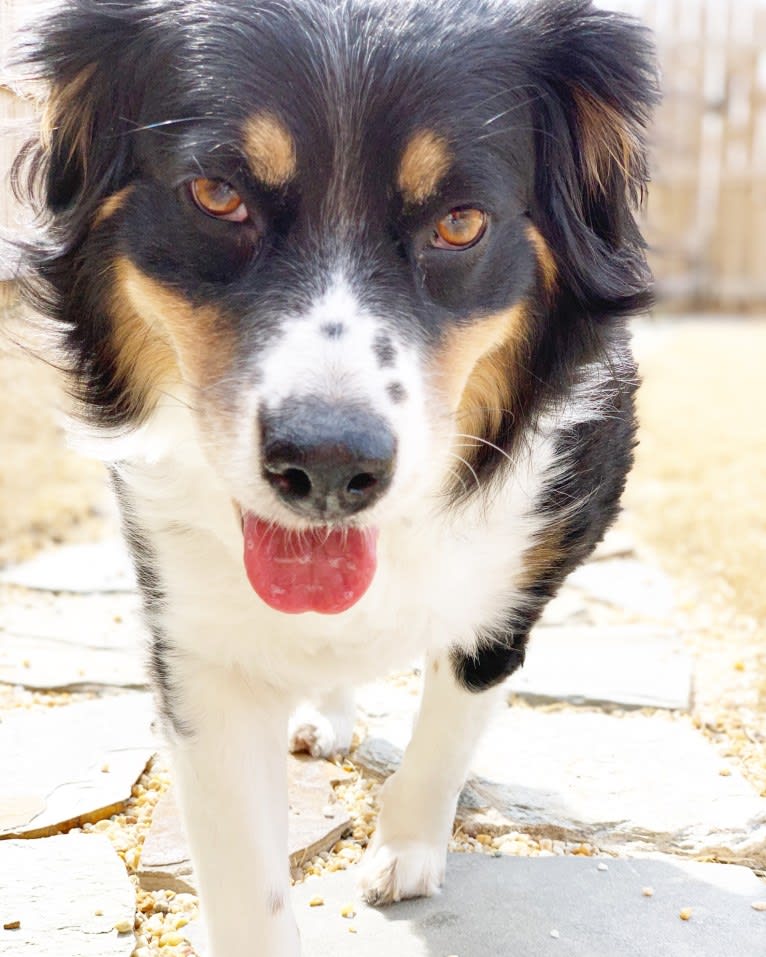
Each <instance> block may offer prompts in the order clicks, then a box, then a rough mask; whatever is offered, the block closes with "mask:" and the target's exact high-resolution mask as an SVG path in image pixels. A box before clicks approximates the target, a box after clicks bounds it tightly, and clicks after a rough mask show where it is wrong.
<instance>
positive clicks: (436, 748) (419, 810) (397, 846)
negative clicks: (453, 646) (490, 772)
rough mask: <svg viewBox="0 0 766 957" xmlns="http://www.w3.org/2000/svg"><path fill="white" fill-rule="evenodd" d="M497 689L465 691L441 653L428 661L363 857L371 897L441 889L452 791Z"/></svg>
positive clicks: (379, 900)
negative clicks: (410, 727)
mask: <svg viewBox="0 0 766 957" xmlns="http://www.w3.org/2000/svg"><path fill="white" fill-rule="evenodd" d="M500 695H502V690H501V689H498V688H495V689H492V690H489V691H484V692H482V693H481V694H475V693H472V692H470V691H467V690H466V689H465V688H464V687H462V686H461V685H460V683H459V682H458V681H457V679H456V677H455V672H454V669H453V666H452V662H451V661H450V660H449V658H447V657H439V658H434V659H432V660H431V661H430V662H429V663H428V666H427V669H426V676H425V684H424V688H423V700H422V702H421V705H420V712H419V714H418V719H417V721H416V723H415V729H414V731H413V735H412V740H411V741H410V743H409V746H408V747H407V750H406V752H405V754H404V758H403V759H402V764H401V767H400V768H399V770H398V771H396V772H395V773H394V774H393V775H392V776H391V777H390V778H389V779H388V781H386V783H385V784H384V786H383V788H382V791H381V811H380V816H379V818H378V823H377V827H376V829H375V834H374V835H373V838H372V841H371V842H370V845H369V847H368V848H367V851H366V853H365V857H364V860H363V861H362V877H361V881H360V883H361V890H362V893H363V894H364V897H365V898H366V900H367V901H368V902H369V903H371V904H388V903H390V902H392V901H398V900H402V899H404V898H407V897H428V896H430V895H432V894H434V893H436V891H437V890H438V889H439V887H440V885H441V884H442V882H443V880H444V869H445V864H446V859H447V844H448V842H449V839H450V836H451V834H452V825H453V822H454V818H455V809H456V806H457V800H458V796H459V794H460V791H461V789H462V787H463V784H464V782H465V779H466V775H467V773H468V769H469V767H470V762H471V758H472V756H473V753H474V750H475V748H476V744H477V742H478V740H479V738H480V736H481V733H482V731H483V730H484V728H485V727H486V724H487V722H488V720H489V718H490V716H491V714H492V711H493V710H494V708H495V707H496V706H497V703H498V697H499V696H500Z"/></svg>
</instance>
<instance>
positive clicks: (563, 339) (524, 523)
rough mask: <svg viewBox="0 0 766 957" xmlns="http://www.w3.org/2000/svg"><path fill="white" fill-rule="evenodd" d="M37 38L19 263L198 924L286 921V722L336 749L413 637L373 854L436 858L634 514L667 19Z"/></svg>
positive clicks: (559, 15)
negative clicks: (123, 547)
mask: <svg viewBox="0 0 766 957" xmlns="http://www.w3.org/2000/svg"><path fill="white" fill-rule="evenodd" d="M25 57H26V62H27V64H28V65H29V67H30V72H31V73H32V74H33V75H34V76H36V77H37V78H41V79H44V80H46V81H47V82H48V83H49V85H50V99H49V104H48V108H47V112H46V114H45V117H44V122H43V129H42V133H41V136H40V139H39V141H38V142H36V143H34V144H31V145H30V147H28V148H27V150H26V151H25V152H24V153H23V154H22V156H21V157H20V159H19V161H18V163H17V168H16V177H17V186H18V188H19V189H20V190H21V191H22V192H25V193H30V192H31V194H32V196H33V197H34V198H35V200H36V201H37V203H38V206H39V209H40V211H41V213H42V222H41V227H40V234H39V236H38V238H37V240H36V241H35V243H34V245H31V246H30V247H29V248H28V249H27V253H28V271H29V275H30V277H31V278H30V282H29V288H28V290H27V291H28V295H29V297H30V298H31V299H32V300H33V301H34V302H35V303H36V304H37V306H38V308H40V309H42V311H43V312H44V313H45V314H47V316H49V317H50V319H51V320H52V323H53V325H54V326H55V328H56V330H57V335H58V339H59V345H58V348H59V355H60V361H62V362H64V363H66V365H67V369H68V372H69V376H70V385H71V388H72V391H73V392H74V395H75V398H76V401H77V403H78V411H79V415H80V417H81V420H82V423H83V428H84V429H85V431H86V433H87V435H88V436H89V438H90V440H91V442H90V444H91V447H92V448H94V449H96V450H97V453H98V455H99V456H100V457H102V458H103V460H104V461H105V462H107V463H108V466H109V468H110V470H111V474H112V476H113V481H114V487H115V490H116V494H117V497H118V499H119V502H120V507H121V510H122V515H123V518H124V527H125V534H126V536H127V540H128V542H129V544H130V547H131V549H132V552H133V556H134V559H135V564H136V569H137V573H138V577H139V581H140V585H141V589H142V592H143V596H144V602H145V609H146V621H147V625H148V630H149V634H150V640H149V649H150V652H149V653H150V661H151V668H152V673H153V676H154V683H155V687H156V691H157V696H158V700H159V702H160V705H161V710H162V714H163V715H164V719H165V725H166V729H167V735H168V740H169V742H170V746H171V750H172V755H173V763H174V772H175V780H176V784H177V788H178V791H179V793H180V798H181V803H182V806H183V813H184V817H185V822H186V827H187V830H188V834H189V839H190V843H191V848H192V855H193V858H194V864H195V868H196V873H197V876H198V880H199V886H200V892H201V899H202V904H203V909H204V913H205V915H206V922H207V926H208V929H209V938H210V950H209V957H245V955H253V957H254V955H256V954H257V955H259V957H297V955H298V954H299V952H300V942H299V936H298V931H297V929H296V922H295V918H294V916H293V913H292V912H291V908H290V903H289V888H290V877H289V872H288V861H287V851H286V848H287V835H286V832H287V793H286V769H285V752H286V747H287V746H288V743H289V746H290V747H292V748H293V749H304V750H309V751H311V753H312V754H315V755H324V754H331V753H334V752H339V751H340V752H342V751H343V750H344V749H346V748H348V746H349V743H350V739H351V730H352V723H353V699H352V693H351V688H352V686H353V685H354V684H355V683H357V682H362V681H365V680H370V679H372V678H374V677H377V676H382V675H384V674H385V673H386V671H387V670H388V669H392V668H395V667H402V666H406V665H408V664H409V663H410V662H412V661H413V660H414V659H416V658H417V657H418V656H423V658H424V659H425V665H424V672H425V691H424V695H423V701H422V705H421V710H420V715H419V718H418V720H417V724H416V727H415V730H414V733H413V737H412V742H411V744H410V746H409V749H408V750H407V753H406V755H405V757H404V760H403V763H402V766H401V768H400V770H399V771H398V772H397V773H396V774H395V775H394V776H393V777H392V778H391V779H390V780H389V781H388V783H387V784H386V785H385V787H384V789H383V796H382V811H381V815H380V819H379V822H378V826H377V830H376V831H375V835H374V837H373V839H372V841H371V843H370V846H369V847H368V848H367V851H366V857H365V860H364V862H363V865H362V868H361V878H360V879H361V886H362V890H363V893H364V895H365V897H366V899H367V900H368V901H370V902H372V903H376V904H385V903H388V902H391V901H397V900H400V899H401V898H406V897H413V896H417V895H424V894H425V895H427V894H433V893H434V892H435V891H436V890H437V889H438V887H439V885H440V884H441V883H442V879H443V877H444V867H445V856H446V847H447V841H448V839H449V837H450V833H451V828H452V823H453V816H454V812H455V803H456V799H457V795H458V792H459V790H460V788H461V785H462V783H463V780H464V777H465V775H466V772H467V769H468V767H469V763H470V761H471V754H472V751H473V748H474V745H475V743H476V741H477V739H478V737H479V735H480V733H481V731H482V727H483V726H484V724H485V722H486V720H487V717H488V715H489V714H490V712H491V709H492V705H493V702H495V701H496V699H497V697H498V694H499V693H500V692H499V690H498V689H499V688H500V687H501V682H502V681H503V679H504V678H506V677H507V676H508V675H510V674H511V673H512V672H513V671H514V670H515V669H516V668H518V667H519V666H521V664H522V663H523V661H524V652H525V646H526V644H527V639H528V636H529V633H530V629H531V628H532V627H533V625H534V624H535V622H536V621H537V619H538V617H539V615H540V613H541V611H542V609H543V607H544V606H545V604H546V602H547V601H548V599H550V598H551V597H552V596H553V595H554V594H555V593H556V591H557V589H558V588H559V586H560V585H561V583H562V581H563V580H564V578H565V577H566V575H567V574H568V573H569V572H570V571H571V570H572V569H574V568H575V567H576V566H577V565H579V564H580V563H581V562H582V561H583V560H584V559H585V558H586V557H587V556H588V554H589V553H590V552H591V550H592V549H593V548H594V546H595V545H596V543H597V542H598V541H599V540H600V539H601V537H602V535H603V533H604V531H605V529H606V528H607V527H608V526H609V524H610V523H611V522H612V520H613V519H614V517H615V515H616V513H617V510H618V501H619V498H620V494H621V492H622V489H623V485H624V482H625V477H626V474H627V472H628V470H629V468H630V465H631V458H632V446H633V444H634V437H635V422H634V408H633V397H634V391H635V389H636V370H635V367H634V363H633V360H632V358H631V353H630V347H629V341H628V334H627V330H626V317H627V316H629V315H630V314H633V313H635V312H637V311H640V310H643V309H645V308H646V307H647V305H648V303H649V299H650V291H649V286H650V279H649V275H648V271H647V267H646V263H645V257H644V244H643V242H642V239H641V236H640V233H639V230H638V227H637V224H636V220H635V211H636V208H637V206H638V205H639V203H640V201H641V198H642V195H643V191H644V188H645V185H646V180H647V168H646V153H645V131H646V125H647V122H648V118H649V114H650V112H651V108H652V106H653V104H654V103H655V101H656V99H657V80H656V74H655V66H654V59H653V53H652V47H651V43H650V40H649V38H648V36H647V34H646V32H645V31H644V30H643V29H642V28H641V27H639V26H638V25H637V24H636V23H635V22H634V21H632V20H631V19H629V18H625V17H623V16H620V15H617V14H613V13H609V12H606V11H604V10H602V9H597V8H595V7H594V6H592V4H591V3H589V2H586V0H540V2H530V3H514V2H511V0H399V2H394V0H130V2H122V0H66V2H63V3H62V4H60V5H59V7H58V8H57V10H56V11H55V13H53V14H52V15H51V16H50V17H49V18H48V19H47V20H45V21H44V22H43V23H42V25H40V27H39V29H38V31H37V33H36V34H35V36H34V37H33V38H32V39H30V40H29V45H28V49H27V51H26V54H25ZM296 709H297V711H296ZM291 715H293V717H292V719H291ZM509 919H510V918H509Z"/></svg>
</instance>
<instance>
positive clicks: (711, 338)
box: [626, 318, 766, 621]
mask: <svg viewBox="0 0 766 957" xmlns="http://www.w3.org/2000/svg"><path fill="white" fill-rule="evenodd" d="M637 345H638V351H639V358H640V362H641V372H642V375H643V379H644V385H643V388H642V389H641V392H640V399H639V410H640V417H641V443H640V445H639V448H638V455H637V462H636V469H635V472H634V473H633V476H632V479H631V482H630V486H629V489H628V495H627V498H626V504H627V506H628V508H629V509H630V511H631V512H632V513H633V519H634V524H635V528H636V531H637V533H638V534H639V535H640V536H641V537H642V538H643V539H644V540H646V541H647V542H648V543H649V544H651V545H653V546H654V548H655V550H656V551H657V553H658V555H660V556H661V558H662V560H663V562H664V563H665V564H666V565H668V566H669V567H670V568H671V569H672V570H673V571H674V572H675V573H676V574H677V575H678V576H679V577H681V578H682V579H686V580H693V581H694V582H696V584H697V585H698V586H699V589H700V591H701V593H702V594H705V595H706V596H707V597H708V598H709V599H713V600H714V601H715V602H716V604H719V605H721V604H728V605H733V606H735V607H736V608H737V610H738V611H739V612H741V613H742V614H745V615H749V616H752V617H753V618H755V619H757V620H761V621H764V620H766V588H764V585H763V578H764V574H765V573H766V398H765V396H766V320H755V319H749V320H741V321H736V320H735V321H730V322H726V321H722V320H715V319H710V318H704V319H699V320H693V321H690V320H687V321H678V322H676V323H674V324H673V325H667V326H664V327H663V328H661V330H659V331H657V332H653V333H652V334H651V335H650V336H648V337H646V336H645V335H643V334H642V333H641V332H640V331H639V335H638V341H637Z"/></svg>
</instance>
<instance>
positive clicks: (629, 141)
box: [574, 88, 639, 191]
mask: <svg viewBox="0 0 766 957" xmlns="http://www.w3.org/2000/svg"><path fill="white" fill-rule="evenodd" d="M574 98H575V102H576V104H577V111H578V113H579V115H580V135H581V138H582V154H583V162H584V163H585V169H586V172H587V174H588V178H589V180H590V183H591V188H592V189H594V190H595V189H599V190H601V191H603V190H604V189H605V188H606V180H607V179H608V177H609V172H610V168H611V166H612V164H614V165H616V166H617V167H618V169H619V170H620V172H621V173H622V175H623V176H624V177H625V179H626V180H630V179H631V177H632V175H633V170H634V168H635V165H636V161H635V158H636V156H637V155H638V152H639V144H638V143H637V142H636V139H635V137H634V136H633V134H632V133H631V132H630V129H629V127H628V124H627V122H626V121H625V119H624V117H623V116H622V115H621V114H620V113H619V111H618V110H616V109H615V108H614V107H613V106H610V105H609V104H608V103H605V102H604V101H603V100H599V99H596V97H594V96H591V94H590V93H587V92H586V91H585V90H582V89H580V88H576V89H575V90H574Z"/></svg>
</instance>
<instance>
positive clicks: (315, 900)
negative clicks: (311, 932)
mask: <svg viewBox="0 0 766 957" xmlns="http://www.w3.org/2000/svg"><path fill="white" fill-rule="evenodd" d="M323 906H324V897H312V898H311V900H310V901H309V907H323Z"/></svg>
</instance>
